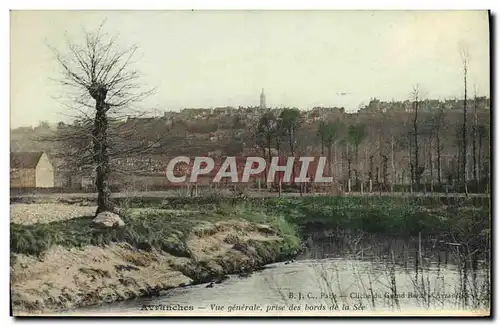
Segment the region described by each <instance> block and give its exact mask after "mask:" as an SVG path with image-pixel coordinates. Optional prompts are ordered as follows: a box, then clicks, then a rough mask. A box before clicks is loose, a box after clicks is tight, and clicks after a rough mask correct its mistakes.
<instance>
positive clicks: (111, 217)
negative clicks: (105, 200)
mask: <svg viewBox="0 0 500 326" xmlns="http://www.w3.org/2000/svg"><path fill="white" fill-rule="evenodd" d="M92 222H93V223H94V224H97V225H99V226H104V227H108V228H112V227H114V226H119V227H123V226H125V222H123V220H122V219H121V218H120V216H118V215H117V214H114V213H111V212H101V213H99V214H97V216H96V217H95V218H94V219H93V220H92Z"/></svg>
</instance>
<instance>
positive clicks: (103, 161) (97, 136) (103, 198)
mask: <svg viewBox="0 0 500 326" xmlns="http://www.w3.org/2000/svg"><path fill="white" fill-rule="evenodd" d="M95 108H96V114H95V119H94V129H93V138H94V162H95V164H96V165H97V166H96V169H95V172H96V180H95V184H96V188H97V211H96V215H97V214H99V213H101V212H105V211H113V208H114V207H113V203H112V202H111V190H110V189H109V174H110V169H109V154H108V137H107V130H108V118H107V116H106V110H107V107H106V104H105V102H104V98H98V99H96V107H95Z"/></svg>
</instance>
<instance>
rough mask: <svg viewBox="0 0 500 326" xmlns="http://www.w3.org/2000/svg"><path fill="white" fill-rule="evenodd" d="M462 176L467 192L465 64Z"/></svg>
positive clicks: (465, 78)
mask: <svg viewBox="0 0 500 326" xmlns="http://www.w3.org/2000/svg"><path fill="white" fill-rule="evenodd" d="M462 145H463V150H462V178H463V185H464V191H465V193H467V172H466V168H467V66H464V125H463V128H462Z"/></svg>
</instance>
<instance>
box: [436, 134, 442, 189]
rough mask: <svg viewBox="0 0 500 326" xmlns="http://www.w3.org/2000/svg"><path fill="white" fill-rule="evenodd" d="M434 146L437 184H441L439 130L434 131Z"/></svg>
mask: <svg viewBox="0 0 500 326" xmlns="http://www.w3.org/2000/svg"><path fill="white" fill-rule="evenodd" d="M436 146H437V174H438V175H437V177H438V184H439V186H441V139H440V137H439V131H438V132H437V133H436Z"/></svg>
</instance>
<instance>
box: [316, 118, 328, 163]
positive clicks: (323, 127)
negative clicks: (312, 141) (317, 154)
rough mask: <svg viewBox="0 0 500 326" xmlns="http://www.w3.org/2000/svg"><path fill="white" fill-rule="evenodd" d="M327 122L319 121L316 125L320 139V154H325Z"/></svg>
mask: <svg viewBox="0 0 500 326" xmlns="http://www.w3.org/2000/svg"><path fill="white" fill-rule="evenodd" d="M326 126H327V123H326V122H325V121H320V122H319V126H318V132H317V136H318V138H319V141H320V146H321V156H325V139H326V133H327V127H326Z"/></svg>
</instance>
